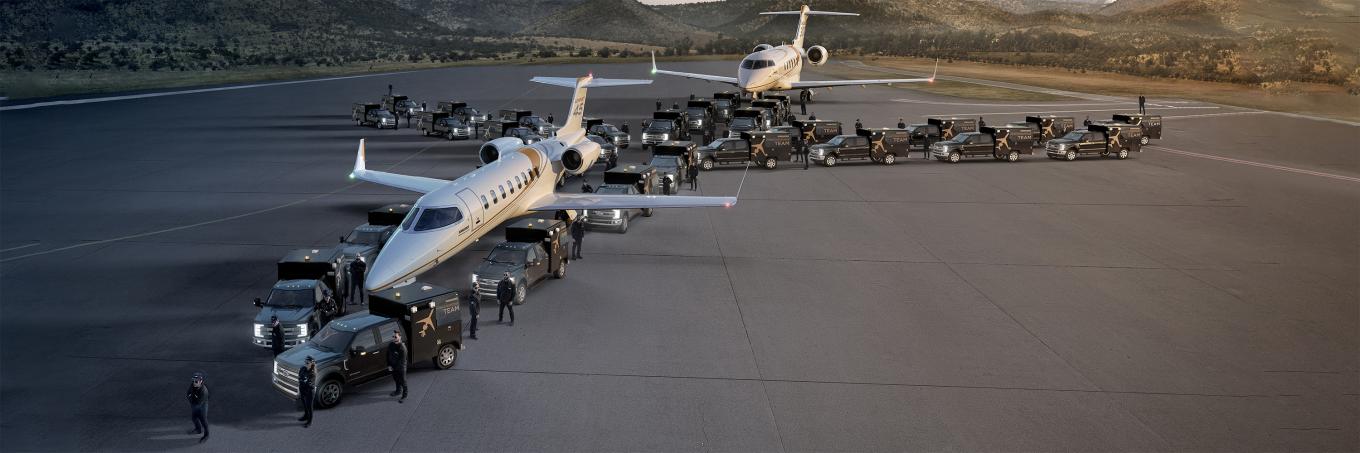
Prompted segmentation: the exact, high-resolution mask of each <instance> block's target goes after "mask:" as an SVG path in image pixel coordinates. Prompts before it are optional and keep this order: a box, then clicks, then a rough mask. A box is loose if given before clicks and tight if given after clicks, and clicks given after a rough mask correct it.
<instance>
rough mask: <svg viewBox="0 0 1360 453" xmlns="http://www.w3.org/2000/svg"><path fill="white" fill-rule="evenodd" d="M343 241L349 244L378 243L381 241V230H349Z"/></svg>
mask: <svg viewBox="0 0 1360 453" xmlns="http://www.w3.org/2000/svg"><path fill="white" fill-rule="evenodd" d="M345 242H348V243H350V244H374V245H376V244H379V243H381V242H382V232H378V231H351V232H350V233H349V237H346V238H345Z"/></svg>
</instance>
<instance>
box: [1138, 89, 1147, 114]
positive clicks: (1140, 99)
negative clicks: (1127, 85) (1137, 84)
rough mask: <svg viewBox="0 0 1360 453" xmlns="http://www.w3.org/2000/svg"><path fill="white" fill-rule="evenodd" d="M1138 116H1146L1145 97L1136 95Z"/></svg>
mask: <svg viewBox="0 0 1360 453" xmlns="http://www.w3.org/2000/svg"><path fill="white" fill-rule="evenodd" d="M1138 114H1139V115H1147V97H1146V96H1143V95H1141V94H1140V95H1138Z"/></svg>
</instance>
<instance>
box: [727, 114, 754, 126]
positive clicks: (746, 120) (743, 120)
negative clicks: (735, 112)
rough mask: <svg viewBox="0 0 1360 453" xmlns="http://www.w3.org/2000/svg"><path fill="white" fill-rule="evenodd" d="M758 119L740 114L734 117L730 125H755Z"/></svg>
mask: <svg viewBox="0 0 1360 453" xmlns="http://www.w3.org/2000/svg"><path fill="white" fill-rule="evenodd" d="M755 125H756V119H755V118H752V117H749V116H738V117H736V118H732V124H731V125H730V127H755Z"/></svg>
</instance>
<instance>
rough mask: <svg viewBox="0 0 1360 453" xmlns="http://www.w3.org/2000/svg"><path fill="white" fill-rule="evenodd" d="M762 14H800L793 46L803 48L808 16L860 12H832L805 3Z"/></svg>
mask: <svg viewBox="0 0 1360 453" xmlns="http://www.w3.org/2000/svg"><path fill="white" fill-rule="evenodd" d="M760 14H764V15H771V16H783V15H793V14H797V15H798V34H797V35H794V36H793V46H794V47H797V48H799V49H802V48H803V31H804V30H807V19H808V16H858V15H859V14H855V13H836V12H831V11H813V10H812V9H811V8H808V6H807V5H803V7H802V8H801V9H799V10H798V11H770V12H765V13H760Z"/></svg>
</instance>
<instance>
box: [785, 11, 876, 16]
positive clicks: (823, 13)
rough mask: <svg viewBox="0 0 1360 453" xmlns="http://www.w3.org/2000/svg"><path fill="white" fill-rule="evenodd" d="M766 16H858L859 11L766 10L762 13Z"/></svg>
mask: <svg viewBox="0 0 1360 453" xmlns="http://www.w3.org/2000/svg"><path fill="white" fill-rule="evenodd" d="M760 14H762V15H766V16H797V15H800V14H807V15H809V16H858V15H859V13H837V12H834V11H812V10H808V11H766V12H763V13H760Z"/></svg>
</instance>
